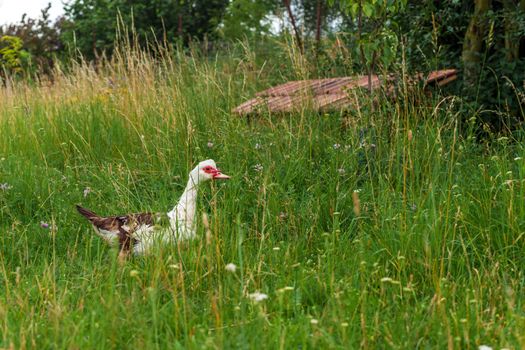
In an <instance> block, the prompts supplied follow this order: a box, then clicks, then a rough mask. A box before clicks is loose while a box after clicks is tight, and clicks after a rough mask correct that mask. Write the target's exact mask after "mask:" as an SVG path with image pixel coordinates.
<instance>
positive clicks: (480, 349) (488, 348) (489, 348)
mask: <svg viewBox="0 0 525 350" xmlns="http://www.w3.org/2000/svg"><path fill="white" fill-rule="evenodd" d="M478 350H492V346H488V345H480V346H479V347H478Z"/></svg>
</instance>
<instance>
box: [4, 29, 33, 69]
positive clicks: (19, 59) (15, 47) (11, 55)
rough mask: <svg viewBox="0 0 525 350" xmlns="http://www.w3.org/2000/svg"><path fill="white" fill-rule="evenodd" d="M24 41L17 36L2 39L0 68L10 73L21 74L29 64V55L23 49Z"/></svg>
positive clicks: (6, 36) (7, 36)
mask: <svg viewBox="0 0 525 350" xmlns="http://www.w3.org/2000/svg"><path fill="white" fill-rule="evenodd" d="M22 46H23V44H22V40H21V39H20V38H17V37H16V36H10V35H4V36H2V37H0V68H1V69H2V70H5V71H7V72H9V73H19V72H21V71H22V69H23V66H24V65H25V64H26V63H27V61H28V58H29V54H28V53H27V52H26V51H25V50H23V49H22Z"/></svg>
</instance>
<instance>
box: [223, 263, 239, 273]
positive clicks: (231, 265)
mask: <svg viewBox="0 0 525 350" xmlns="http://www.w3.org/2000/svg"><path fill="white" fill-rule="evenodd" d="M224 269H225V270H226V271H228V272H231V273H235V271H236V270H237V265H235V264H234V263H229V264H226V266H225V267H224Z"/></svg>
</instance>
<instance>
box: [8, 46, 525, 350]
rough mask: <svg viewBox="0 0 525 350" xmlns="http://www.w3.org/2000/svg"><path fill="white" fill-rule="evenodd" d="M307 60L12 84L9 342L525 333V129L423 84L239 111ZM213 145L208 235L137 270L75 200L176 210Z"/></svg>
mask: <svg viewBox="0 0 525 350" xmlns="http://www.w3.org/2000/svg"><path fill="white" fill-rule="evenodd" d="M283 52H285V51H283ZM309 65H311V63H308V62H306V61H301V60H300V59H298V58H297V56H296V55H294V54H293V53H292V52H290V53H289V54H288V55H287V54H283V55H282V57H281V59H279V60H276V61H274V62H273V63H272V62H266V61H265V60H264V59H263V58H261V57H259V56H258V55H257V53H256V50H254V49H252V48H246V47H245V48H244V49H238V50H237V51H236V52H232V53H230V54H228V55H221V56H219V55H218V56H216V57H211V58H210V57H202V56H201V55H200V54H199V52H196V51H195V52H194V51H187V52H184V53H183V52H180V51H174V52H169V53H164V54H162V55H159V56H157V57H156V58H152V57H150V56H149V55H147V54H145V53H141V52H133V51H121V52H117V54H116V55H115V57H114V58H113V59H112V60H111V61H101V62H100V63H99V65H98V66H93V65H90V64H87V63H83V62H79V63H77V64H75V65H72V66H71V67H68V68H67V69H65V68H64V70H63V71H62V70H60V69H57V70H56V71H55V73H54V75H53V76H52V79H51V78H50V79H49V80H42V81H40V82H32V83H27V82H23V81H18V82H16V81H10V82H8V83H7V84H6V85H5V86H4V87H2V88H1V89H0V184H1V185H0V240H1V242H0V329H1V338H0V347H1V348H6V349H25V348H38V349H55V348H56V349H126V348H129V349H140V348H145V349H183V348H184V349H202V348H213V349H221V348H226V349H313V348H319V349H355V348H364V349H444V348H449V349H477V348H478V347H479V346H480V345H487V346H491V347H493V348H494V349H501V348H507V349H520V348H525V332H524V329H525V305H524V300H525V297H524V293H525V285H524V284H525V279H524V274H523V266H525V237H524V236H525V201H524V195H525V187H524V183H523V179H524V175H525V163H524V159H523V157H525V154H524V146H523V141H524V140H523V133H521V134H520V133H507V134H506V135H501V134H497V135H493V134H490V133H489V134H488V136H485V138H484V139H480V138H479V137H476V136H477V134H476V130H477V128H478V127H479V125H480V124H479V123H480V122H479V120H480V115H479V111H478V112H472V113H471V115H466V114H467V112H465V110H464V109H461V108H459V106H461V103H462V102H461V98H460V97H453V96H449V97H445V96H440V95H439V94H435V95H434V96H433V97H426V96H425V95H424V94H421V93H419V92H417V91H416V92H412V93H411V94H416V95H417V98H412V97H410V96H413V95H411V94H408V93H407V94H400V95H399V98H398V99H396V100H387V99H384V98H381V97H379V98H377V99H375V101H376V102H371V100H372V99H370V98H369V97H368V96H367V95H366V94H363V95H362V96H357V101H359V104H358V105H357V106H356V108H355V109H352V110H351V111H348V112H345V113H321V114H318V113H314V112H310V111H308V110H307V109H306V108H305V110H304V111H301V112H298V113H293V114H288V115H268V114H264V113H263V114H262V115H260V116H258V117H253V118H250V119H246V118H242V117H238V116H236V115H232V113H231V109H232V108H233V107H235V106H236V105H237V104H239V103H241V102H243V101H245V100H246V99H247V98H251V97H252V96H253V94H254V93H255V92H256V91H258V90H260V89H263V88H267V87H269V86H271V85H272V84H274V83H281V82H284V81H285V79H295V78H301V77H304V76H305V75H307V74H309V73H308V72H309V71H310V69H311V67H310V66H309ZM377 101H379V102H377ZM208 158H212V159H214V160H215V161H216V162H217V163H218V165H219V167H220V168H221V169H222V170H223V171H224V172H225V173H227V174H228V175H230V176H231V177H232V179H231V180H230V181H228V182H221V183H218V182H217V183H212V184H209V185H208V184H207V185H206V186H204V188H203V189H202V192H201V193H200V202H199V210H198V213H199V214H198V220H199V222H201V217H202V213H207V216H208V218H209V230H208V232H206V231H207V230H206V228H205V226H204V225H202V224H200V225H199V228H198V232H199V236H200V237H201V238H200V239H197V240H195V241H191V242H185V243H183V244H180V245H178V246H174V247H165V248H164V249H162V250H160V251H158V252H157V253H156V254H154V255H150V256H145V257H133V258H131V259H129V260H128V261H127V262H126V263H125V264H124V265H122V266H121V265H119V264H118V262H117V258H116V257H117V254H118V252H117V251H116V249H113V248H110V247H108V246H107V245H106V244H105V243H104V242H103V241H102V240H101V239H100V238H99V237H97V236H95V235H94V234H93V231H92V229H91V227H90V226H89V224H88V223H87V221H86V220H85V219H84V218H82V217H81V216H80V215H78V213H77V212H76V210H75V204H82V205H83V206H85V207H87V208H90V209H92V210H93V211H95V212H96V213H99V214H102V215H108V214H122V213H128V212H137V211H144V210H149V211H156V212H166V211H168V210H170V209H171V208H172V207H173V205H175V203H176V202H177V200H178V197H179V196H180V194H181V192H182V190H183V188H184V186H185V184H186V179H187V174H188V172H189V171H190V170H191V169H192V168H193V167H194V166H195V164H196V163H197V162H198V161H200V160H204V159H208ZM228 264H235V266H236V269H233V268H229V269H226V266H227V265H228ZM230 267H231V265H230ZM233 270H235V271H233ZM254 293H261V294H258V296H259V298H255V296H257V294H254ZM263 294H264V295H266V297H267V298H266V299H264V295H263ZM254 299H261V300H254Z"/></svg>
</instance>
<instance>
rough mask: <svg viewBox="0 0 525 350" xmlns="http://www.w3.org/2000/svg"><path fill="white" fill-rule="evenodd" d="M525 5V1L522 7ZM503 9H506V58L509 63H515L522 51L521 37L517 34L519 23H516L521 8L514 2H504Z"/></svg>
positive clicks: (511, 0) (512, 0) (509, 0)
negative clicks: (517, 13)
mask: <svg viewBox="0 0 525 350" xmlns="http://www.w3.org/2000/svg"><path fill="white" fill-rule="evenodd" d="M523 4H525V1H521V4H520V5H523ZM503 7H504V8H505V17H504V23H505V58H506V59H507V61H508V62H513V61H515V60H517V59H518V57H519V50H520V36H519V34H518V33H517V31H518V29H519V28H518V25H519V24H518V23H517V21H516V16H515V15H516V12H518V11H520V10H521V8H520V7H521V6H519V7H518V4H516V3H515V2H514V0H503Z"/></svg>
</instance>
